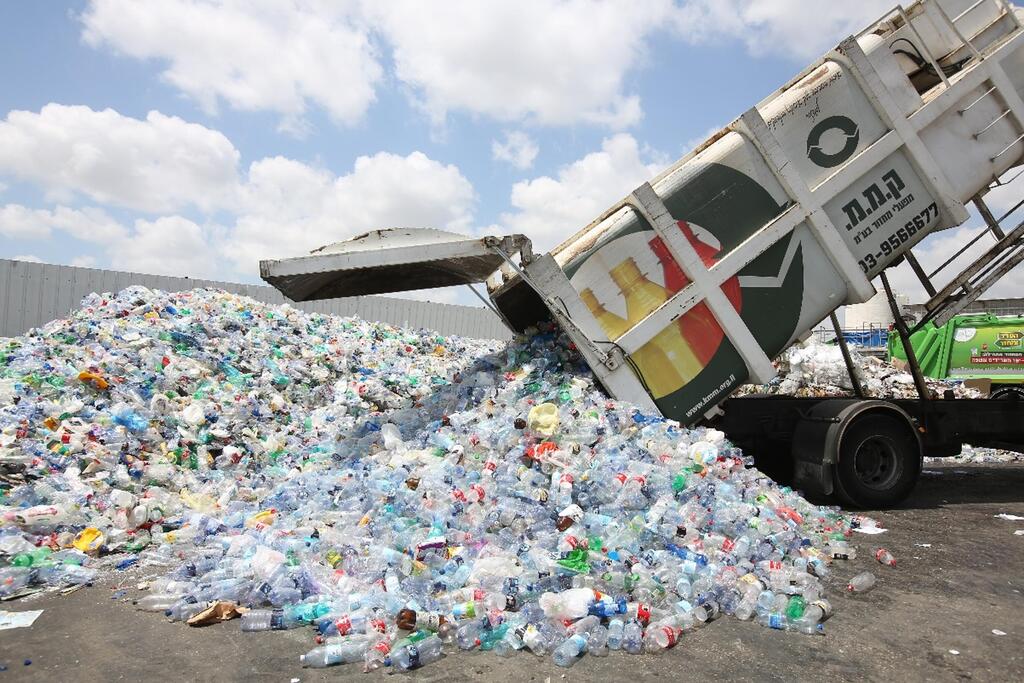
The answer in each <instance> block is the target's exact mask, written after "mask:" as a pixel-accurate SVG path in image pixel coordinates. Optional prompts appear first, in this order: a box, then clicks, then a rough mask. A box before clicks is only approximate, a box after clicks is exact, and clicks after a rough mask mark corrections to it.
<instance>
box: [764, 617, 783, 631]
mask: <svg viewBox="0 0 1024 683" xmlns="http://www.w3.org/2000/svg"><path fill="white" fill-rule="evenodd" d="M783 626H784V621H783V619H782V615H781V614H769V615H768V627H769V628H777V629H781V628H782V627H783Z"/></svg>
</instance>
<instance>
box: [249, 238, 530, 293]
mask: <svg viewBox="0 0 1024 683" xmlns="http://www.w3.org/2000/svg"><path fill="white" fill-rule="evenodd" d="M516 253H519V254H521V255H522V258H523V260H524V261H529V260H530V259H532V258H533V252H532V249H531V245H530V240H529V239H527V238H526V237H525V236H524V235H519V234H514V235H504V236H501V237H495V236H487V237H468V236H466V235H460V234H458V233H453V232H448V231H445V230H435V229H431V228H389V229H386V230H374V231H372V232H368V233H365V234H362V235H359V236H357V237H353V238H352V239H350V240H346V241H343V242H335V243H334V244H329V245H327V246H324V247H320V248H319V249H316V250H314V251H313V252H312V253H310V255H309V256H300V257H297V258H288V259H279V260H267V261H260V277H262V278H263V279H264V280H266V281H267V282H268V283H270V284H271V285H273V286H274V287H275V288H277V289H278V290H279V291H280V292H281V293H282V294H284V295H285V296H286V297H288V298H289V299H291V300H292V301H313V300H317V299H333V298H337V297H346V296H359V295H362V294H386V293H389V292H404V291H410V290H414V289H430V288H433V287H448V286H451V285H465V284H473V283H478V282H483V281H484V280H486V279H487V277H488V276H490V275H491V274H492V273H494V271H496V270H498V269H499V268H500V267H501V266H502V264H504V263H505V261H506V258H507V257H510V256H512V255H513V254H516Z"/></svg>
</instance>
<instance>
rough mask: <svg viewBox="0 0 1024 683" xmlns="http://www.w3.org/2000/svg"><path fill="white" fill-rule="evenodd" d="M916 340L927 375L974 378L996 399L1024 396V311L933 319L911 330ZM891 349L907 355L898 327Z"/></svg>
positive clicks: (893, 354) (897, 356) (893, 355)
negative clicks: (944, 320) (941, 321)
mask: <svg viewBox="0 0 1024 683" xmlns="http://www.w3.org/2000/svg"><path fill="white" fill-rule="evenodd" d="M910 345H911V347H913V349H914V356H915V357H916V358H917V363H918V366H920V368H921V373H922V374H923V375H924V376H926V377H932V378H934V379H942V380H961V381H967V382H974V383H975V385H976V386H977V387H978V388H979V389H982V391H984V392H985V393H986V394H988V396H990V397H991V398H1005V399H1018V400H1020V399H1024V316H1019V315H1004V316H997V315H993V314H991V313H970V314H967V315H958V316H956V317H955V318H953V319H952V320H950V321H949V322H947V323H946V324H945V325H936V324H935V323H934V322H930V323H928V324H926V325H924V326H923V327H921V329H919V330H917V331H916V332H914V333H913V334H911V335H910ZM887 353H888V356H889V359H890V360H898V361H902V362H906V360H907V353H906V351H904V350H903V342H902V341H901V340H900V337H899V334H897V333H896V332H895V331H891V332H889V337H888V344H887Z"/></svg>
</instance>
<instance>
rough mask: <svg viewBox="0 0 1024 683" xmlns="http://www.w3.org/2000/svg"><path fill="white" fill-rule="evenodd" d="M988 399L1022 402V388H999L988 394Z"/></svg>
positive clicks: (1023, 388) (1023, 399)
mask: <svg viewBox="0 0 1024 683" xmlns="http://www.w3.org/2000/svg"><path fill="white" fill-rule="evenodd" d="M989 398H991V399H995V400H1003V401H1005V400H1011V401H1024V387H1020V386H1017V385H1012V386H1008V387H999V388H998V389H995V390H993V391H992V392H991V393H990V394H989Z"/></svg>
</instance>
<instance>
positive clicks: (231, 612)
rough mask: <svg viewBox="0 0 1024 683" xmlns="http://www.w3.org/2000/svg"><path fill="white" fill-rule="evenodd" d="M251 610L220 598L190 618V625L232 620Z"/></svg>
mask: <svg viewBox="0 0 1024 683" xmlns="http://www.w3.org/2000/svg"><path fill="white" fill-rule="evenodd" d="M248 611H249V610H248V609H247V608H245V607H239V606H238V605H236V604H235V603H233V602H227V601H226V600H218V601H217V602H215V603H213V604H212V605H210V606H209V607H207V608H206V609H204V610H203V611H202V612H200V613H199V614H196V615H194V616H192V617H190V618H189V620H188V625H189V626H209V625H210V624H219V623H220V622H222V621H230V620H232V619H236V618H238V617H240V616H242V614H243V613H244V612H248Z"/></svg>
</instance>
